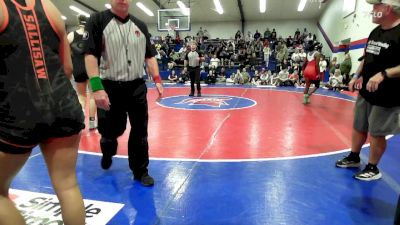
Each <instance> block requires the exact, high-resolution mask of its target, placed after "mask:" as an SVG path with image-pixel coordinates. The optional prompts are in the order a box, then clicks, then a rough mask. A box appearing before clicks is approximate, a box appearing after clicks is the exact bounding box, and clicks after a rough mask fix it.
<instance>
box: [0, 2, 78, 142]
mask: <svg viewBox="0 0 400 225" xmlns="http://www.w3.org/2000/svg"><path fill="white" fill-rule="evenodd" d="M4 3H5V5H6V6H7V13H8V20H9V21H8V25H7V27H6V28H5V29H4V30H3V31H2V32H1V33H0V68H1V69H0V141H3V142H7V143H13V144H14V143H15V144H18V145H21V146H28V145H32V144H37V143H38V142H40V141H41V140H43V139H46V137H48V136H52V135H54V136H52V137H57V136H62V135H63V134H64V133H68V132H70V133H71V132H72V133H76V132H73V131H71V129H72V130H73V129H76V130H80V129H82V128H83V127H84V125H83V123H82V122H83V119H84V117H83V113H82V109H81V107H80V105H79V102H78V99H77V96H76V93H75V91H74V90H73V88H72V85H71V83H70V81H69V80H68V78H67V77H66V75H65V73H64V70H63V66H62V64H61V61H60V57H59V46H60V38H59V37H58V35H57V33H56V32H55V30H53V27H52V25H51V23H50V21H49V19H48V18H47V16H46V14H45V10H44V8H43V5H42V3H41V1H40V0H36V1H35V4H33V7H32V6H30V5H28V6H27V5H26V4H25V1H24V0H18V1H17V0H10V1H4ZM15 30H18V31H22V32H15ZM64 124H70V126H71V127H68V126H67V127H66V128H65V129H66V130H65V129H64V130H57V129H53V128H55V127H58V128H59V127H63V125H64ZM71 124H72V125H71ZM73 125H75V127H73ZM57 132H59V133H57Z"/></svg>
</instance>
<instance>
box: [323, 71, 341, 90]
mask: <svg viewBox="0 0 400 225" xmlns="http://www.w3.org/2000/svg"><path fill="white" fill-rule="evenodd" d="M342 85H343V76H342V74H341V73H340V70H339V69H336V70H335V73H334V74H333V76H331V77H329V81H328V84H327V85H326V87H328V88H329V89H330V90H334V91H339V90H340V88H341V87H342Z"/></svg>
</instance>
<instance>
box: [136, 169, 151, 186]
mask: <svg viewBox="0 0 400 225" xmlns="http://www.w3.org/2000/svg"><path fill="white" fill-rule="evenodd" d="M134 179H135V180H138V181H140V183H141V184H142V185H143V186H145V187H150V186H153V185H154V179H153V178H152V177H151V176H150V175H149V173H147V172H146V173H144V174H142V175H141V176H134Z"/></svg>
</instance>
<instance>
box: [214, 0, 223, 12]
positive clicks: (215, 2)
mask: <svg viewBox="0 0 400 225" xmlns="http://www.w3.org/2000/svg"><path fill="white" fill-rule="evenodd" d="M214 5H215V9H216V10H217V12H218V13H219V14H223V13H224V10H223V9H222V5H221V2H220V1H219V0H214Z"/></svg>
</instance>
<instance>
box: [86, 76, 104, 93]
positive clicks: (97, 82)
mask: <svg viewBox="0 0 400 225" xmlns="http://www.w3.org/2000/svg"><path fill="white" fill-rule="evenodd" d="M89 82H90V86H92V91H93V92H95V91H99V90H104V87H103V84H102V83H101V79H100V77H99V76H95V77H91V78H90V79H89Z"/></svg>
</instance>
